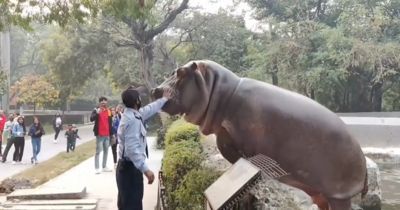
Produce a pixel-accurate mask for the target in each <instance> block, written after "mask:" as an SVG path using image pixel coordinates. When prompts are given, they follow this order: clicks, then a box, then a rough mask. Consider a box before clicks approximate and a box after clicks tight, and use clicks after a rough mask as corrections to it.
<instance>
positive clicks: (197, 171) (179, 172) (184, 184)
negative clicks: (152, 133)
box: [162, 119, 220, 210]
mask: <svg viewBox="0 0 400 210" xmlns="http://www.w3.org/2000/svg"><path fill="white" fill-rule="evenodd" d="M165 121H169V120H165V119H164V122H165ZM199 141H200V133H199V131H198V129H197V128H196V127H195V126H193V125H190V124H188V123H186V122H185V121H184V120H183V119H179V120H176V121H174V122H173V123H172V124H171V126H170V127H169V129H168V131H167V142H166V144H167V146H166V149H165V154H164V159H163V163H162V171H163V175H164V183H165V187H166V193H167V203H168V208H169V209H182V210H183V209H203V208H202V206H203V205H204V197H203V192H204V190H205V189H206V188H207V187H208V186H209V185H210V184H211V183H212V182H214V181H215V180H216V179H217V177H218V176H219V175H220V174H219V172H216V171H214V170H213V169H209V168H203V166H202V165H201V164H202V162H203V160H204V159H205V155H204V153H203V151H202V145H201V144H200V142H199Z"/></svg>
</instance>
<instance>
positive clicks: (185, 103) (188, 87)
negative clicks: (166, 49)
mask: <svg viewBox="0 0 400 210" xmlns="http://www.w3.org/2000/svg"><path fill="white" fill-rule="evenodd" d="M204 68H205V67H204V64H202V63H198V62H193V61H192V62H189V63H187V64H186V65H184V66H182V67H179V68H177V69H176V70H175V71H174V72H173V73H172V75H171V76H170V77H168V78H167V79H166V80H165V81H164V82H163V83H162V84H161V85H159V86H158V87H157V88H155V89H153V90H152V96H153V97H154V98H156V99H158V98H161V97H162V96H163V93H164V90H165V89H167V88H170V89H172V90H173V94H172V98H171V99H170V100H168V102H167V103H166V104H165V105H164V107H163V108H162V110H163V111H165V112H166V113H168V114H170V115H177V114H179V115H182V114H185V119H186V120H188V121H189V122H193V123H196V122H198V120H200V119H199V118H201V116H202V114H203V113H204V112H205V110H206V108H207V104H208V101H209V93H208V92H209V91H208V90H207V88H206V82H205V79H204V75H203V74H204V73H203V72H204V71H205V69H204Z"/></svg>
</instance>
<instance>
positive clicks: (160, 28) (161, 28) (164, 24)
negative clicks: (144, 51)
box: [146, 0, 189, 40]
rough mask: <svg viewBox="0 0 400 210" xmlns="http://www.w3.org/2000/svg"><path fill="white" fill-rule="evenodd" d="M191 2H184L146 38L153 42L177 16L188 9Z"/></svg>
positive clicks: (185, 0)
mask: <svg viewBox="0 0 400 210" xmlns="http://www.w3.org/2000/svg"><path fill="white" fill-rule="evenodd" d="M188 2H189V0H183V1H182V2H181V4H180V5H179V7H178V8H176V9H174V10H172V11H171V13H170V14H169V15H168V16H167V17H166V18H165V19H164V21H163V22H162V23H160V25H158V26H156V27H155V28H153V29H151V30H149V31H148V32H147V36H146V38H147V39H149V40H151V39H153V38H154V37H155V36H156V35H158V34H159V33H161V32H163V31H164V30H165V29H167V27H168V26H169V24H170V23H171V22H172V21H174V20H175V18H176V16H177V15H178V14H179V13H181V12H182V11H183V10H185V9H187V7H188Z"/></svg>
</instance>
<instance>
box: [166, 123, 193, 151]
mask: <svg viewBox="0 0 400 210" xmlns="http://www.w3.org/2000/svg"><path fill="white" fill-rule="evenodd" d="M180 141H194V142H200V133H199V129H198V128H197V126H196V125H193V124H190V123H187V122H185V121H184V120H183V119H179V120H177V121H175V122H173V123H172V125H171V126H170V127H169V129H168V130H167V133H166V134H165V145H166V146H167V147H168V145H172V144H173V143H174V142H180Z"/></svg>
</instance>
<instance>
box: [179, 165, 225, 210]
mask: <svg viewBox="0 0 400 210" xmlns="http://www.w3.org/2000/svg"><path fill="white" fill-rule="evenodd" d="M220 175H221V173H220V172H217V171H215V170H214V169H210V168H200V169H194V170H191V171H190V172H189V173H188V174H186V176H185V177H184V179H183V181H182V183H181V185H180V186H179V188H178V189H177V190H176V191H175V192H174V197H175V198H176V201H177V208H176V209H177V210H186V209H193V210H203V209H204V200H205V198H204V194H203V193H204V191H205V190H206V189H207V188H208V187H209V186H210V185H211V184H212V183H213V182H214V181H215V180H217V178H218V177H219V176H220Z"/></svg>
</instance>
